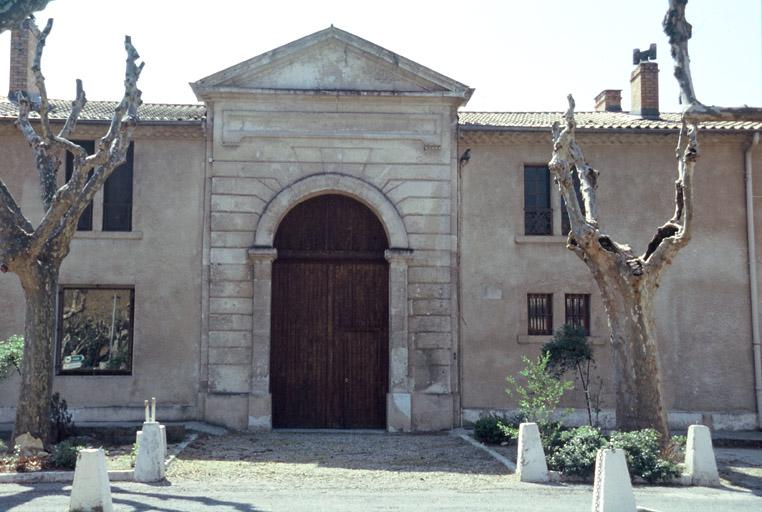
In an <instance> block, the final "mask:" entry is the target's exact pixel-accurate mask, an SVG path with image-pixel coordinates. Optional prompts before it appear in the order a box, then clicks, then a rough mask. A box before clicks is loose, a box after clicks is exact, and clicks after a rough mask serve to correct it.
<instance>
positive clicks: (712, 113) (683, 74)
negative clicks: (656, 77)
mask: <svg viewBox="0 0 762 512" xmlns="http://www.w3.org/2000/svg"><path fill="white" fill-rule="evenodd" d="M687 3H688V0H669V10H668V11H667V14H666V15H665V16H664V21H663V23H662V25H663V27H664V33H665V34H667V37H669V44H670V52H671V54H672V59H673V60H674V61H675V72H674V73H675V78H676V79H677V83H678V85H679V86H680V103H681V104H682V105H683V109H684V110H683V118H684V119H685V120H686V121H688V122H690V123H699V122H706V121H762V109H760V108H753V107H747V106H744V107H737V108H726V107H717V106H713V105H704V104H703V103H701V102H700V101H699V100H698V99H697V98H696V92H695V90H694V88H693V78H692V77H691V59H690V57H689V55H688V40H689V39H690V38H691V35H692V31H693V27H692V26H691V24H690V23H688V20H687V19H686V18H685V6H686V4H687Z"/></svg>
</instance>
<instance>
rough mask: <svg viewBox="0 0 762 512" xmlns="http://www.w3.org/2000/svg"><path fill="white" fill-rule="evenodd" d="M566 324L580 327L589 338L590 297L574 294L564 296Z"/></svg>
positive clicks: (584, 294) (583, 294)
mask: <svg viewBox="0 0 762 512" xmlns="http://www.w3.org/2000/svg"><path fill="white" fill-rule="evenodd" d="M565 302H566V323H567V324H569V325H573V326H575V327H581V328H582V329H583V330H584V331H585V334H586V335H588V336H590V295H589V294H586V293H574V294H567V295H566V301H565Z"/></svg>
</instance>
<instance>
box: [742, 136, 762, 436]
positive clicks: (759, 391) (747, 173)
mask: <svg viewBox="0 0 762 512" xmlns="http://www.w3.org/2000/svg"><path fill="white" fill-rule="evenodd" d="M758 143H759V132H755V133H754V136H753V137H752V139H751V143H750V144H749V146H748V147H747V148H746V150H745V151H744V177H745V178H746V239H747V247H748V248H749V292H750V293H751V346H752V350H753V352H754V393H755V396H756V399H757V427H758V428H762V354H761V353H760V341H759V304H758V300H757V297H758V295H757V250H756V243H755V237H754V195H753V191H752V180H751V175H752V166H751V152H752V150H753V149H754V146H756V145H757V144H758Z"/></svg>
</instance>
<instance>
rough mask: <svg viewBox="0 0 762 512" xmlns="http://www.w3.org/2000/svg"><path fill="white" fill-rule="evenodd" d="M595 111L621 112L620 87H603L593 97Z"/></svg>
mask: <svg viewBox="0 0 762 512" xmlns="http://www.w3.org/2000/svg"><path fill="white" fill-rule="evenodd" d="M595 110H596V112H621V111H622V89H604V90H603V91H601V92H600V93H598V96H596V97H595Z"/></svg>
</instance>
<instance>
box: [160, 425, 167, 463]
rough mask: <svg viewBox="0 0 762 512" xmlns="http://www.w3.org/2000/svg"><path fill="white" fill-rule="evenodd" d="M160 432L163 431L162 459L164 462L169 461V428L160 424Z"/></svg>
mask: <svg viewBox="0 0 762 512" xmlns="http://www.w3.org/2000/svg"><path fill="white" fill-rule="evenodd" d="M159 430H161V447H162V456H161V458H162V459H164V460H167V427H165V426H164V425H161V424H159Z"/></svg>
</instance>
